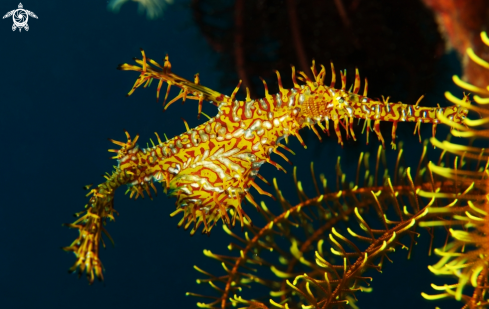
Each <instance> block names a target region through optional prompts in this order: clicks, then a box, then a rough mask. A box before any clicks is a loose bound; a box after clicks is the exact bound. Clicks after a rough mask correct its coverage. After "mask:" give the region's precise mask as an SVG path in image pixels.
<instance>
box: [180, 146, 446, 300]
mask: <svg viewBox="0 0 489 309" xmlns="http://www.w3.org/2000/svg"><path fill="white" fill-rule="evenodd" d="M402 153H403V151H402V149H400V150H399V156H398V166H397V167H399V168H401V170H404V171H406V172H405V173H402V175H397V173H395V175H394V177H393V179H392V180H391V179H390V178H388V176H385V178H384V179H383V180H382V181H381V183H382V184H381V185H378V179H379V177H378V176H379V174H380V175H382V172H381V171H379V170H378V169H377V167H378V166H379V163H380V161H381V160H380V158H381V157H382V155H383V154H382V150H381V149H379V151H378V153H377V162H376V164H375V166H376V169H375V171H371V170H370V168H369V166H370V165H369V164H368V162H369V159H368V154H366V155H365V156H364V154H363V153H362V154H361V155H360V158H359V163H358V170H357V175H361V174H362V173H360V171H361V168H362V164H364V166H365V172H366V173H365V179H364V185H363V186H362V185H361V179H359V178H358V177H357V179H356V180H355V182H354V183H353V184H354V186H353V185H350V182H349V181H347V180H346V179H345V178H346V174H344V173H343V172H342V170H341V167H340V164H339V160H338V163H337V168H336V171H337V179H338V180H339V181H340V183H338V184H337V185H338V189H337V190H336V191H335V190H328V186H327V184H326V178H325V176H324V175H321V177H320V181H317V180H316V176H315V174H314V169H313V167H312V164H311V174H312V179H313V183H314V187H315V188H316V195H315V196H313V197H311V196H307V195H306V194H305V193H304V191H303V190H302V185H301V182H300V181H298V180H297V179H296V178H294V181H295V183H296V186H297V192H298V195H299V200H300V201H301V202H300V203H299V204H297V205H295V206H294V205H291V204H289V202H288V201H287V200H286V199H285V198H284V196H283V195H282V192H281V191H280V190H279V188H278V185H277V181H276V180H274V185H275V189H276V196H277V200H278V201H279V203H280V204H281V206H282V207H281V208H280V209H282V211H281V213H279V214H274V212H273V211H272V208H270V209H269V208H268V207H267V206H266V205H265V203H262V204H261V208H262V212H261V214H262V215H263V216H264V217H265V220H266V222H267V223H266V224H265V226H263V227H258V226H256V225H255V226H252V225H250V224H246V229H247V230H248V234H246V235H247V237H242V236H240V235H238V234H235V233H234V232H233V231H231V230H230V229H228V228H227V227H226V226H223V228H224V230H225V232H226V233H227V234H229V235H231V236H232V237H233V238H234V239H233V242H232V243H231V244H230V245H229V246H228V249H229V250H231V251H235V254H230V255H221V254H215V253H213V252H210V251H209V250H205V251H204V254H205V255H206V256H207V257H209V258H211V259H213V260H217V261H218V262H220V263H222V265H223V268H224V272H225V273H224V274H223V275H218V274H210V273H208V272H206V271H205V270H203V269H201V268H199V267H197V266H195V267H194V268H195V269H196V270H197V271H199V272H200V273H201V274H204V275H205V276H206V278H205V279H199V280H198V281H197V282H198V283H210V284H212V285H213V286H214V285H215V286H216V290H218V291H219V294H220V295H219V297H210V296H204V297H206V298H211V299H212V298H213V299H214V300H213V301H212V302H210V303H205V304H204V303H199V307H202V308H222V309H224V308H230V307H231V306H236V305H238V306H239V305H241V304H248V305H251V304H254V305H257V306H258V305H259V306H260V307H258V308H268V307H267V306H270V305H271V306H270V308H275V307H278V308H284V309H285V308H301V306H306V305H309V306H311V307H314V308H327V309H331V308H342V306H344V305H345V303H346V302H350V303H351V302H355V296H354V293H355V292H356V291H358V290H362V289H363V290H368V289H369V288H367V287H364V285H365V284H367V285H369V281H370V280H371V278H370V277H365V276H363V274H362V273H363V272H365V271H366V270H367V269H376V270H380V269H381V267H382V264H383V261H385V260H386V259H387V260H388V259H389V258H390V257H389V256H390V253H391V252H392V251H393V249H394V248H395V247H403V248H404V249H408V248H409V251H411V249H412V246H413V241H414V236H415V235H416V233H415V232H413V229H414V228H415V227H416V223H417V222H419V221H422V220H425V219H426V218H427V217H429V216H431V217H434V216H436V214H429V213H428V212H427V208H428V207H430V205H431V204H432V203H429V204H427V205H424V204H423V202H425V201H424V200H422V199H413V197H415V192H416V191H417V190H431V189H432V183H431V182H428V183H424V182H423V178H422V177H421V176H422V175H423V173H425V172H427V169H425V168H423V169H421V170H420V171H419V172H420V174H421V175H420V177H415V178H414V179H412V178H411V174H412V172H411V169H410V168H404V167H402V166H400V165H399V161H400V159H401V156H402ZM423 153H426V146H425V151H424V152H423ZM364 159H365V160H364ZM420 161H421V162H425V160H424V155H422V156H421V160H420ZM422 166H423V165H421V167H422ZM396 170H397V169H396ZM367 171H368V172H367ZM423 171H424V172H423ZM417 173H418V172H417ZM294 175H295V173H294ZM384 175H385V174H384ZM359 180H360V181H359ZM434 182H435V184H436V185H437V186H439V185H441V184H439V183H438V179H437V178H436V175H435V178H434ZM359 184H360V185H359ZM403 200H409V201H410V204H411V207H409V208H406V207H405V208H404V210H401V207H402V203H403V202H402V201H403ZM423 206H426V207H425V208H423ZM369 208H370V212H371V213H374V214H375V213H377V214H378V217H379V221H380V225H379V222H371V221H375V219H374V220H372V216H369V217H367V216H365V215H364V213H366V211H367V209H369ZM389 208H391V209H392V210H393V211H389ZM275 209H276V208H275ZM408 209H409V211H408ZM387 213H389V214H388V215H387ZM396 215H397V217H396ZM346 218H350V219H349V220H348V219H346ZM343 220H347V222H350V223H348V227H349V229H348V232H346V231H344V230H343V231H342V230H341V228H339V227H338V226H337V224H338V223H339V222H341V221H343ZM351 220H353V221H358V223H359V225H360V227H358V226H357V225H356V224H355V223H351ZM374 225H376V226H377V227H375V228H374V227H373V226H374ZM379 226H380V228H379ZM248 235H252V236H253V237H248ZM403 235H407V236H409V237H405V238H403ZM276 237H279V238H280V240H281V241H276ZM406 238H407V239H406ZM284 240H285V241H286V242H287V241H290V244H289V243H284V242H283V241H284ZM409 240H411V244H409ZM328 242H329V243H330V245H329V244H328ZM365 242H366V243H367V246H368V247H366V246H365ZM406 242H407V244H405V243H406ZM360 248H362V249H360ZM263 250H264V251H267V252H269V251H270V252H273V253H274V256H273V258H272V259H270V258H268V254H261V253H262V252H263ZM277 255H278V257H279V258H278V259H277ZM338 258H339V261H338ZM333 260H336V263H333ZM277 261H279V262H280V263H278V262H277ZM338 262H339V265H338V264H337V263H338ZM250 265H252V266H250ZM269 272H271V273H273V274H274V276H275V277H270V276H265V275H263V274H264V273H265V274H267V273H269ZM256 283H258V284H260V285H262V286H265V287H267V288H269V289H270V292H269V293H268V294H267V295H266V297H262V295H259V294H258V293H256V291H255V293H253V292H254V287H255V286H254V285H255V284H256ZM244 287H247V290H248V289H249V288H251V292H248V295H249V296H248V297H253V299H252V300H245V299H243V298H242V297H241V296H240V292H241V288H243V289H244ZM257 290H259V291H263V289H262V288H258V289H257ZM188 295H192V296H197V297H202V296H203V295H199V294H194V293H188ZM233 295H234V296H233ZM256 299H259V300H260V302H264V301H265V300H267V301H265V303H259V304H258V303H257V301H256ZM268 299H270V301H268ZM286 303H287V305H286Z"/></svg>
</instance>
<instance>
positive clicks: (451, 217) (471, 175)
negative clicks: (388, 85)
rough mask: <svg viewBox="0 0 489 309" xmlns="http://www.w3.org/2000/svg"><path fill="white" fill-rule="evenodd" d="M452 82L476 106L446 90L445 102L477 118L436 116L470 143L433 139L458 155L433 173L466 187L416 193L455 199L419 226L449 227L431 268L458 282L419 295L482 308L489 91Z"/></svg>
mask: <svg viewBox="0 0 489 309" xmlns="http://www.w3.org/2000/svg"><path fill="white" fill-rule="evenodd" d="M481 38H482V41H483V42H484V43H485V44H486V45H488V46H489V39H488V37H487V34H486V33H485V32H482V33H481ZM467 55H468V56H469V58H470V59H471V60H472V61H474V62H475V63H477V64H479V65H480V66H482V67H484V68H486V69H489V63H487V62H486V61H485V60H483V59H481V58H480V57H478V56H477V55H476V54H475V53H474V52H473V50H472V49H470V48H469V49H467ZM453 80H454V82H455V83H456V84H457V85H458V86H460V87H462V88H464V89H466V90H469V91H471V92H474V93H477V95H475V96H474V101H475V102H476V103H478V105H476V106H474V105H470V104H469V101H468V99H467V96H464V98H462V99H459V98H457V97H455V96H454V95H452V94H451V93H450V92H446V93H445V95H446V97H447V99H448V100H450V101H451V102H452V103H454V104H456V105H458V106H462V107H464V108H467V109H468V110H470V111H473V112H474V113H475V114H478V115H480V117H481V118H480V119H475V120H471V119H465V121H464V125H460V124H454V123H453V121H451V119H449V118H447V117H443V115H439V118H438V119H439V120H440V121H441V122H443V123H445V124H447V125H449V126H451V127H452V130H451V133H452V135H453V136H456V137H461V138H470V139H471V143H470V144H469V145H460V144H456V143H451V142H449V141H443V142H441V141H439V140H437V139H435V138H433V139H432V143H433V145H435V146H436V147H438V148H441V149H442V150H443V151H444V152H446V153H452V154H454V155H455V156H456V157H455V160H454V162H453V167H442V166H437V165H434V164H431V167H430V169H431V171H432V172H433V173H434V174H438V175H441V176H442V177H444V178H446V179H447V180H450V181H453V184H454V186H455V188H456V187H458V186H461V185H462V184H465V185H466V189H465V190H464V191H458V192H457V191H456V192H455V193H454V192H443V191H440V192H437V193H431V192H423V191H420V192H418V194H419V195H421V196H424V197H433V198H434V199H440V198H442V199H443V198H448V199H454V200H453V202H452V203H450V204H448V205H447V206H444V207H433V208H432V209H430V212H432V213H439V214H440V216H439V217H438V218H437V219H436V220H433V221H427V222H423V223H421V224H420V225H421V226H425V227H430V226H444V227H447V228H448V229H449V233H450V235H451V238H452V241H451V242H450V243H449V244H448V245H446V246H445V247H443V248H440V249H435V253H436V254H437V255H438V256H440V260H439V262H438V263H436V264H435V265H433V266H430V267H429V269H430V270H431V271H432V272H433V273H434V274H436V275H441V276H450V277H452V278H456V282H455V283H447V284H445V285H441V286H437V285H432V287H433V289H435V290H436V291H437V292H438V293H437V294H427V293H423V294H422V296H423V297H424V298H426V299H429V300H436V299H442V298H455V299H456V300H459V301H463V302H464V303H465V304H466V305H465V306H464V308H483V307H487V306H489V302H488V298H487V297H488V294H487V292H488V290H489V177H488V176H489V173H488V166H489V151H487V150H486V147H487V143H488V141H489V139H488V138H489V110H488V109H487V108H486V107H485V104H488V103H489V91H488V88H480V87H476V86H474V85H471V84H468V83H466V82H464V81H462V80H461V79H460V78H459V77H458V76H454V77H453ZM479 95H481V96H479ZM472 144H476V145H481V146H482V147H476V146H473V145H472ZM471 163H472V164H471ZM467 185H468V186H467ZM467 286H471V288H472V289H473V291H472V293H471V294H466V291H467V289H466V287H467Z"/></svg>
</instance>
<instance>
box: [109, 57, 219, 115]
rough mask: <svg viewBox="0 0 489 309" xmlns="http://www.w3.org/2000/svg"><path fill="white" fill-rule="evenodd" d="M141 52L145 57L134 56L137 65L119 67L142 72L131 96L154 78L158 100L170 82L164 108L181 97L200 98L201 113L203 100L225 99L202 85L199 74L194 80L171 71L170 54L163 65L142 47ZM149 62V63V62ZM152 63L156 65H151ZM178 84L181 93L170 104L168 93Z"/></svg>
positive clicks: (130, 92) (215, 101)
mask: <svg viewBox="0 0 489 309" xmlns="http://www.w3.org/2000/svg"><path fill="white" fill-rule="evenodd" d="M141 54H142V56H143V59H142V60H140V59H137V58H134V60H135V61H136V63H137V64H139V65H140V66H137V65H130V64H127V63H124V64H120V65H119V66H118V67H117V69H118V70H123V71H136V72H140V73H141V75H140V76H139V78H138V79H137V80H136V82H135V83H134V86H133V87H132V89H131V91H129V93H128V94H127V95H128V96H130V95H131V94H132V93H133V92H134V91H135V90H136V88H138V87H140V86H142V85H144V88H146V87H147V86H149V85H150V84H151V82H152V81H153V79H156V80H159V83H158V89H157V92H156V101H158V99H159V97H160V90H161V87H162V86H163V83H164V82H166V83H167V84H168V88H167V90H166V95H165V100H164V102H163V106H164V110H166V109H167V108H168V107H169V106H170V105H171V104H173V103H174V102H176V101H177V100H179V99H182V100H183V102H185V100H186V99H191V100H198V101H199V113H198V116H199V117H200V113H201V111H202V102H203V101H204V100H208V101H211V102H212V103H213V104H214V105H217V104H218V103H219V102H222V100H223V99H224V95H223V94H221V93H219V92H217V91H214V90H212V89H210V88H207V87H205V86H202V85H200V81H199V74H196V75H195V79H194V82H191V81H189V80H186V79H185V78H183V77H180V76H178V75H176V74H174V73H172V72H171V63H170V61H169V58H168V55H166V57H165V64H164V65H163V66H161V65H160V64H158V63H157V62H156V61H154V60H153V59H150V58H147V57H146V54H145V52H144V50H143V49H141ZM148 62H149V63H148ZM151 64H152V65H153V66H154V67H153V66H151ZM173 85H174V86H177V87H178V88H180V89H181V91H180V93H179V94H178V95H177V96H176V97H175V98H173V99H172V100H171V101H170V102H168V104H166V100H167V99H168V94H169V93H170V89H171V86H173Z"/></svg>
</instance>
